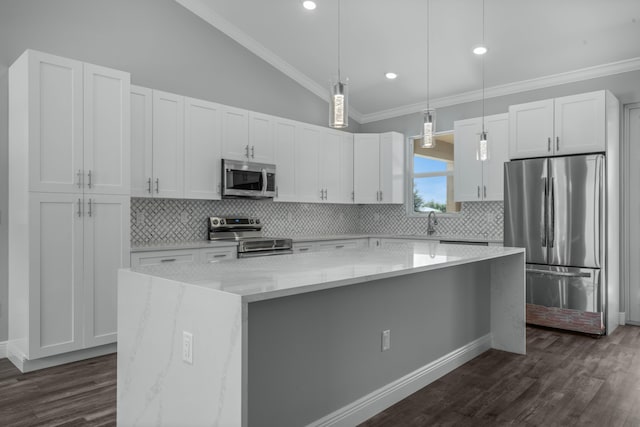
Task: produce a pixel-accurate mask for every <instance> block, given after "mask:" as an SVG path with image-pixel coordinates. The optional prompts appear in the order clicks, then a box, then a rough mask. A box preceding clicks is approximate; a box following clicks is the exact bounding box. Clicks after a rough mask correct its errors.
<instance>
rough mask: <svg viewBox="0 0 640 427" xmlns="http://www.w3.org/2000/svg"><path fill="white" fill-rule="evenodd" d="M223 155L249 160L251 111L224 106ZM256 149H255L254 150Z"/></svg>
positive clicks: (229, 157)
mask: <svg viewBox="0 0 640 427" xmlns="http://www.w3.org/2000/svg"><path fill="white" fill-rule="evenodd" d="M221 113H222V157H223V158H225V159H232V160H249V156H250V155H251V153H250V150H249V112H248V111H247V110H242V109H240V108H234V107H229V106H227V105H224V106H222V110H221ZM254 151H255V150H254Z"/></svg>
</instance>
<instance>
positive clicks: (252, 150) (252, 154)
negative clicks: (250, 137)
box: [251, 145, 256, 159]
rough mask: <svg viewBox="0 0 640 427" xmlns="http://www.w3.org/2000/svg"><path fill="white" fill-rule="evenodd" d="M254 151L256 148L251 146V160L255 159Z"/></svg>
mask: <svg viewBox="0 0 640 427" xmlns="http://www.w3.org/2000/svg"><path fill="white" fill-rule="evenodd" d="M255 151H256V146H255V145H252V146H251V158H252V159H253V158H255V154H256V153H255Z"/></svg>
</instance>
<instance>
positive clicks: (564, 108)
mask: <svg viewBox="0 0 640 427" xmlns="http://www.w3.org/2000/svg"><path fill="white" fill-rule="evenodd" d="M611 99H615V98H614V97H613V95H612V94H611V93H610V92H608V91H604V90H601V91H596V92H589V93H583V94H579V95H571V96H565V97H561V98H555V99H547V100H544V101H537V102H530V103H527V104H519V105H512V106H510V107H509V157H510V158H512V159H520V158H528V157H543V156H559V155H567V154H578V153H593V152H602V151H605V150H606V141H607V139H606V138H607V136H606V126H607V105H609V104H610V102H609V101H610V100H611Z"/></svg>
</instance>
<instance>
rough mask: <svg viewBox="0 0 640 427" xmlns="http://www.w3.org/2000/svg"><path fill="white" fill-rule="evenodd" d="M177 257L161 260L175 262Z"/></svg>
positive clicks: (162, 260)
mask: <svg viewBox="0 0 640 427" xmlns="http://www.w3.org/2000/svg"><path fill="white" fill-rule="evenodd" d="M175 260H176V259H175V258H165V259H161V260H160V262H174V261H175Z"/></svg>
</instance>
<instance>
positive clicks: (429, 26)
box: [427, 0, 431, 111]
mask: <svg viewBox="0 0 640 427" xmlns="http://www.w3.org/2000/svg"><path fill="white" fill-rule="evenodd" d="M429 3H431V2H430V0H427V111H429V68H430V66H429V65H430V64H429V33H430V32H431V25H430V23H429V18H430V14H429Z"/></svg>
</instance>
